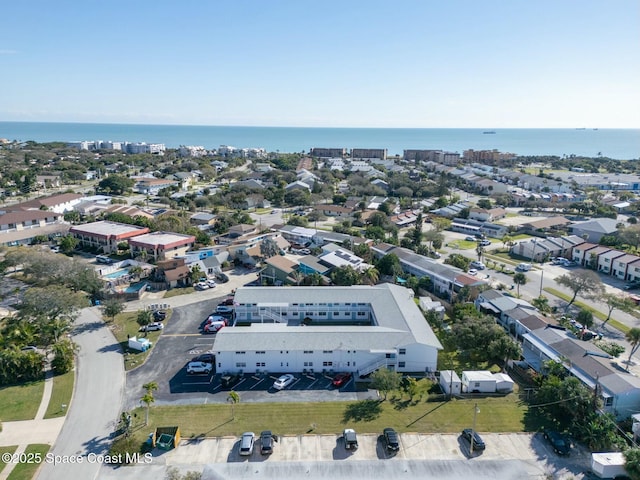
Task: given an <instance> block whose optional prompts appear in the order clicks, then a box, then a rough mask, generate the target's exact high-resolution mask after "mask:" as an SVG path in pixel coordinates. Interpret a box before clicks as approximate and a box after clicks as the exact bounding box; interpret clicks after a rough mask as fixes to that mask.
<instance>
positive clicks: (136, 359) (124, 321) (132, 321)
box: [110, 311, 171, 370]
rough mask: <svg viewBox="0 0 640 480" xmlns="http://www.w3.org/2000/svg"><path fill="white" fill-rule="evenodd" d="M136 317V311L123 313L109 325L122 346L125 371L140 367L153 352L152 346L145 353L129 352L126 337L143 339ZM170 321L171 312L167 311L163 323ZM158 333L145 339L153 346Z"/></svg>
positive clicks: (151, 334) (150, 334) (151, 333)
mask: <svg viewBox="0 0 640 480" xmlns="http://www.w3.org/2000/svg"><path fill="white" fill-rule="evenodd" d="M137 317H138V312H137V311H136V312H124V313H121V314H120V315H117V316H116V318H115V320H114V321H113V323H111V324H110V326H111V330H112V331H113V334H114V335H115V337H116V339H117V340H118V342H120V345H121V346H122V350H123V351H124V352H125V359H124V362H125V363H124V367H125V370H130V369H132V368H135V367H137V366H140V365H142V364H143V363H144V361H145V360H146V359H147V357H148V356H149V354H150V353H151V350H153V346H152V347H151V349H150V350H147V351H146V352H138V351H135V350H131V351H130V350H129V346H128V337H127V336H131V337H137V336H140V337H141V338H144V333H142V332H138V329H139V328H140V325H138V322H136V318H137ZM170 319H171V312H170V311H168V312H167V320H165V321H164V323H165V324H166V323H167V322H168V321H169V320H170ZM160 333H161V331H156V332H149V333H148V334H147V337H146V338H148V339H149V340H150V341H151V343H152V344H153V345H155V344H156V341H157V340H158V338H159V337H160Z"/></svg>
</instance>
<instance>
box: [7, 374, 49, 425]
mask: <svg viewBox="0 0 640 480" xmlns="http://www.w3.org/2000/svg"><path fill="white" fill-rule="evenodd" d="M43 391H44V379H43V380H39V381H37V382H29V383H26V384H24V385H15V386H12V387H2V388H0V421H3V422H11V421H16V420H32V419H33V418H34V417H35V416H36V413H37V412H38V407H39V406H40V400H42V392H43Z"/></svg>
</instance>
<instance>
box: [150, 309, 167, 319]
mask: <svg viewBox="0 0 640 480" xmlns="http://www.w3.org/2000/svg"><path fill="white" fill-rule="evenodd" d="M166 318H167V312H165V311H164V310H155V311H154V312H153V319H154V320H155V321H157V322H162V321H163V320H166Z"/></svg>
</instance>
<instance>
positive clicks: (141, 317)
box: [136, 310, 153, 337]
mask: <svg viewBox="0 0 640 480" xmlns="http://www.w3.org/2000/svg"><path fill="white" fill-rule="evenodd" d="M136 322H137V324H138V325H140V326H141V327H146V326H147V325H149V324H150V323H152V322H153V316H152V315H151V310H138V314H137V315H136ZM148 333H149V332H147V330H146V329H145V331H144V336H145V337H146V336H147V335H148Z"/></svg>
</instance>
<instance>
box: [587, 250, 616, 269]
mask: <svg viewBox="0 0 640 480" xmlns="http://www.w3.org/2000/svg"><path fill="white" fill-rule="evenodd" d="M610 251H611V248H609V247H601V246H597V247H595V248H592V249H591V250H589V251H588V252H587V253H586V255H585V258H584V260H582V266H583V267H586V268H592V269H593V270H596V269H597V268H598V264H599V261H600V255H602V254H604V253H607V252H610Z"/></svg>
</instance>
